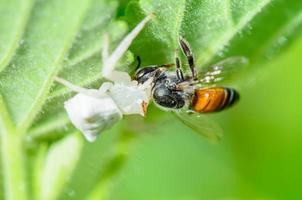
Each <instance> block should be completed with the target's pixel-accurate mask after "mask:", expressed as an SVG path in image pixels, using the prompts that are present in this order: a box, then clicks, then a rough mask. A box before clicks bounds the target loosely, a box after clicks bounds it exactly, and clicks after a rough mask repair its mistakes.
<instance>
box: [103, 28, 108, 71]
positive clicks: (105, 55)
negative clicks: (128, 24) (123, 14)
mask: <svg viewBox="0 0 302 200" xmlns="http://www.w3.org/2000/svg"><path fill="white" fill-rule="evenodd" d="M108 57H109V35H108V34H104V39H103V49H102V60H103V66H105V63H106V62H107V60H108Z"/></svg>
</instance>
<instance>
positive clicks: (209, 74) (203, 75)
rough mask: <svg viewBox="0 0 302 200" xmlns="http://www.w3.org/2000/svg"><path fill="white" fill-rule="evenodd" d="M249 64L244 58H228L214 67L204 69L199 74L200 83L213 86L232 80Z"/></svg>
mask: <svg viewBox="0 0 302 200" xmlns="http://www.w3.org/2000/svg"><path fill="white" fill-rule="evenodd" d="M248 63H249V61H248V59H247V58H246V57H243V56H233V57H228V58H226V59H224V60H222V61H220V62H218V63H216V64H214V65H210V66H209V67H205V68H203V69H202V70H201V71H200V72H199V73H198V79H199V82H200V83H204V84H213V83H217V82H220V81H227V80H232V79H233V78H234V77H235V76H236V74H237V73H239V72H241V71H242V70H243V69H244V68H245V67H246V66H247V64H248Z"/></svg>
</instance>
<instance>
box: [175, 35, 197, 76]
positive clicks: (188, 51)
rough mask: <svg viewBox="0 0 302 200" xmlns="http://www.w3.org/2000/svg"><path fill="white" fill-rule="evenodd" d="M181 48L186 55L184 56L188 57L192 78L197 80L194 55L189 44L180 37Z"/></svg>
mask: <svg viewBox="0 0 302 200" xmlns="http://www.w3.org/2000/svg"><path fill="white" fill-rule="evenodd" d="M179 46H180V47H181V50H182V52H183V53H184V55H185V56H186V57H187V60H188V64H189V67H190V70H191V72H192V77H193V78H194V79H195V78H196V74H197V72H196V67H195V63H194V57H193V53H192V51H191V49H190V47H189V44H188V42H187V41H186V40H185V39H183V38H182V37H180V38H179Z"/></svg>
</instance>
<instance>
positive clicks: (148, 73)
mask: <svg viewBox="0 0 302 200" xmlns="http://www.w3.org/2000/svg"><path fill="white" fill-rule="evenodd" d="M156 69H157V67H145V68H143V69H139V70H138V71H137V72H136V74H135V80H137V82H138V83H141V84H142V83H144V82H145V81H147V80H148V79H149V78H150V77H152V76H153V72H154V71H155V70H156Z"/></svg>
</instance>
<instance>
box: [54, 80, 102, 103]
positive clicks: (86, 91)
mask: <svg viewBox="0 0 302 200" xmlns="http://www.w3.org/2000/svg"><path fill="white" fill-rule="evenodd" d="M54 80H55V81H57V82H58V83H60V84H62V85H64V86H66V87H68V88H69V89H70V90H72V91H74V92H77V93H81V94H85V95H88V96H91V97H96V98H98V97H102V96H103V95H104V93H105V92H106V91H105V90H103V91H102V90H95V89H87V88H83V87H81V86H78V85H74V84H72V83H71V82H69V81H66V80H65V79H63V78H60V77H58V76H56V77H54Z"/></svg>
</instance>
